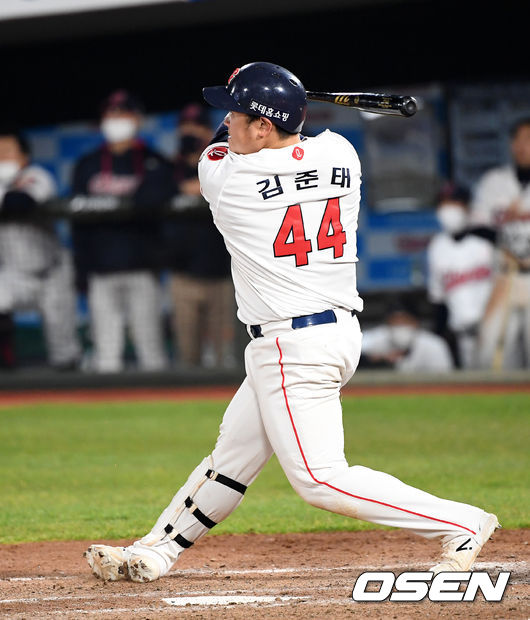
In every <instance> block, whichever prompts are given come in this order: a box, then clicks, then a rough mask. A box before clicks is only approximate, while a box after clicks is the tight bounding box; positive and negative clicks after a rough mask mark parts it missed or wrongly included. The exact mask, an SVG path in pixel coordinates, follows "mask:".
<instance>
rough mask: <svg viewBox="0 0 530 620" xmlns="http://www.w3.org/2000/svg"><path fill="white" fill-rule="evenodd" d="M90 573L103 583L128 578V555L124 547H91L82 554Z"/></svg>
mask: <svg viewBox="0 0 530 620" xmlns="http://www.w3.org/2000/svg"><path fill="white" fill-rule="evenodd" d="M83 555H84V556H85V558H86V560H87V562H88V565H89V566H90V568H91V570H92V572H93V573H94V575H95V576H96V577H98V578H99V579H103V581H120V580H122V579H128V578H129V569H128V566H127V559H128V553H127V551H126V550H125V547H110V546H109V545H91V546H90V547H89V548H88V549H87V550H86V551H85V553H84V554H83Z"/></svg>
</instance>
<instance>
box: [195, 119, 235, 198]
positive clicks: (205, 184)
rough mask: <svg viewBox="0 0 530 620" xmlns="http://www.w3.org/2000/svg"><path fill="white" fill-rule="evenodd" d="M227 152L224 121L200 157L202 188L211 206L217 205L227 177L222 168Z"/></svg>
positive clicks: (226, 132) (199, 168)
mask: <svg viewBox="0 0 530 620" xmlns="http://www.w3.org/2000/svg"><path fill="white" fill-rule="evenodd" d="M227 154H228V127H227V126H226V125H225V124H224V122H222V123H221V124H220V125H219V127H218V128H217V130H216V131H215V135H214V137H213V138H212V140H211V141H210V144H209V145H208V146H207V147H206V149H205V150H204V151H203V153H202V155H201V157H200V159H199V167H198V176H199V183H200V190H201V194H202V196H203V197H204V199H205V200H206V202H208V203H209V204H210V208H212V206H213V205H215V203H216V200H217V197H218V196H219V193H220V191H221V188H222V187H223V185H224V183H225V181H226V178H227V175H226V174H225V173H223V170H222V168H223V164H224V162H225V158H226V155H227Z"/></svg>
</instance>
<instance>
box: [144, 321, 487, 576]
mask: <svg viewBox="0 0 530 620" xmlns="http://www.w3.org/2000/svg"><path fill="white" fill-rule="evenodd" d="M335 312H336V315H337V319H338V320H337V323H331V324H325V325H317V326H311V327H305V328H303V329H298V330H293V329H292V327H291V321H290V320H287V321H280V322H275V323H269V324H266V325H264V326H262V332H263V334H264V337H262V338H256V339H255V340H253V341H252V342H250V343H249V345H248V347H247V349H246V353H245V363H246V370H247V373H248V374H247V378H246V379H245V381H244V382H243V384H242V385H241V387H240V389H239V391H238V392H237V393H236V395H235V396H234V398H233V400H232V402H231V403H230V405H229V406H228V408H227V410H226V413H225V415H224V418H223V421H222V424H221V428H220V434H219V437H218V440H217V444H216V446H215V449H214V450H213V452H212V454H211V456H210V457H208V458H207V459H205V460H204V461H203V462H202V463H201V464H200V465H199V466H198V467H197V469H196V470H195V471H194V472H193V473H192V474H191V476H190V477H189V479H188V481H187V482H186V483H185V484H184V486H183V487H182V488H181V489H180V491H179V492H178V493H177V494H176V495H175V497H174V498H173V501H172V502H171V504H170V505H169V506H168V507H167V508H166V510H165V511H164V512H163V513H162V515H161V516H160V518H159V519H158V521H157V523H156V525H155V526H154V528H153V530H152V531H151V532H150V533H149V534H148V535H147V536H145V537H144V538H143V539H142V540H140V541H137V542H136V543H135V544H134V550H135V552H139V553H146V554H148V555H151V556H152V557H155V558H156V559H157V560H158V561H159V563H160V564H161V565H163V570H162V574H164V572H167V571H168V570H170V568H171V566H172V565H173V563H174V562H175V560H176V559H177V557H178V555H179V554H180V552H181V551H182V550H183V548H186V547H187V546H189V544H191V543H193V542H194V541H195V540H197V539H198V538H200V537H201V536H202V535H203V534H205V533H206V532H207V531H208V530H209V527H207V525H208V521H207V520H206V521H205V520H204V519H203V520H202V522H201V521H200V520H199V518H198V516H197V515H199V516H201V515H206V516H207V517H208V519H210V520H211V521H212V522H214V523H218V522H219V521H221V520H222V519H224V518H225V517H227V516H228V515H229V514H230V513H231V512H232V511H233V510H234V509H235V508H236V506H237V505H238V504H239V502H240V501H241V499H242V495H241V493H238V492H237V491H235V490H233V489H232V488H228V487H226V486H225V485H223V484H219V483H218V481H217V480H214V479H211V478H210V477H206V476H205V472H206V470H207V469H210V470H214V471H215V472H218V473H219V474H222V475H223V476H227V477H229V478H231V479H232V480H235V481H238V482H239V483H242V484H244V485H247V486H248V485H249V484H251V483H252V481H253V480H254V479H255V478H256V476H257V475H258V474H259V472H260V471H261V469H262V468H263V467H264V465H265V464H266V463H267V461H268V459H269V458H270V456H271V455H272V453H273V452H274V453H275V454H276V456H277V457H278V460H279V462H280V464H281V466H282V468H283V470H284V472H285V474H286V476H287V478H288V479H289V482H290V483H291V485H292V486H293V488H294V490H295V491H296V492H297V493H298V494H299V495H300V496H301V497H302V498H303V499H304V500H306V501H307V502H309V503H310V504H312V505H313V506H316V507H318V508H323V509H325V510H329V511H331V512H335V513H338V514H342V515H347V516H351V517H355V518H357V519H362V520H364V521H370V522H372V523H378V524H382V525H387V526H393V527H402V528H407V529H409V530H410V531H412V532H415V533H416V534H420V535H422V536H424V537H427V538H431V537H435V536H444V535H454V534H455V533H464V534H466V533H469V534H471V533H475V532H477V528H478V525H479V521H480V519H481V517H482V516H483V515H484V512H483V511H482V510H480V509H479V508H475V507H474V506H470V505H467V504H462V503H458V502H453V501H449V500H444V499H440V498H438V497H435V496H433V495H430V494H429V493H425V492H424V491H420V490H418V489H415V488H413V487H411V486H408V485H406V484H404V483H403V482H401V481H399V480H398V479H397V478H394V477H393V476H390V475H388V474H385V473H383V472H379V471H373V470H371V469H368V468H367V467H363V466H361V465H354V466H353V467H350V466H349V465H348V463H347V461H346V458H345V456H344V441H343V425H342V410H341V403H340V388H341V386H343V385H344V384H345V383H346V382H347V381H348V380H349V379H350V377H351V376H352V374H353V373H354V371H355V368H356V367H357V364H358V361H359V356H360V351H361V331H360V327H359V322H358V320H357V318H355V317H352V316H351V314H350V313H349V312H347V311H344V310H336V311H335ZM197 509H198V510H199V513H200V514H199V513H197V512H196V510H197ZM205 523H206V525H205ZM210 525H211V524H210ZM175 538H176V540H175Z"/></svg>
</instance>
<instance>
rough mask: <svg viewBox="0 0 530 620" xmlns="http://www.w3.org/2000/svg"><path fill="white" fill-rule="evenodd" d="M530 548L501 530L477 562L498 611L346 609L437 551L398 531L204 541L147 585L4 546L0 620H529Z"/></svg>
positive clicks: (47, 547) (391, 605)
mask: <svg viewBox="0 0 530 620" xmlns="http://www.w3.org/2000/svg"><path fill="white" fill-rule="evenodd" d="M529 540H530V531H529V530H506V531H504V530H501V531H500V532H498V533H496V534H495V536H494V538H493V539H492V540H491V541H490V542H489V543H488V544H487V545H486V547H485V548H484V550H483V552H482V554H481V555H480V557H479V562H477V564H476V566H475V568H476V570H487V571H488V573H489V574H490V575H491V576H492V577H496V576H497V575H498V573H499V571H500V570H503V571H510V572H511V577H510V581H509V584H508V587H507V589H506V592H505V594H504V597H503V600H502V601H501V602H497V603H488V602H485V601H484V599H483V597H482V594H481V593H479V594H478V596H477V600H476V601H475V602H473V603H470V602H465V603H464V602H460V603H434V602H430V601H423V602H418V603H396V602H388V601H387V602H381V603H355V602H353V601H352V599H351V592H352V588H353V585H354V582H355V579H356V578H357V577H358V575H359V574H360V573H361V572H363V571H365V570H392V571H394V572H403V571H406V570H427V569H428V567H429V566H430V564H431V563H432V560H433V558H435V557H436V555H437V553H438V543H437V542H436V541H425V540H424V539H422V538H419V537H415V536H412V535H410V534H407V533H405V532H401V531H386V530H374V531H367V532H328V533H318V534H282V535H253V534H246V535H219V536H207V537H205V538H204V539H202V540H201V541H199V542H198V543H197V544H196V545H195V546H194V547H193V548H191V549H189V550H188V551H187V552H186V553H185V554H183V556H182V557H181V559H180V560H179V562H178V563H177V565H176V567H175V570H173V571H172V572H171V573H170V574H169V575H168V576H166V577H165V578H163V579H161V580H160V581H158V582H154V583H151V584H137V583H131V582H118V583H103V582H102V581H98V580H97V579H95V578H94V577H92V575H91V574H90V571H89V568H88V565H87V564H86V562H85V560H84V559H83V557H82V552H83V550H84V549H85V548H86V547H87V543H86V542H82V541H81V542H79V541H76V542H55V543H54V542H46V543H24V544H17V545H4V546H2V547H0V555H1V558H2V561H1V563H0V617H9V618H31V617H33V618H51V617H56V616H59V617H64V618H71V619H73V618H80V617H83V618H85V617H92V618H109V619H114V618H115V619H120V620H122V619H125V618H145V619H147V618H151V619H154V618H171V617H174V618H176V617H179V618H180V617H182V618H187V617H190V618H202V619H210V618H216V619H217V618H234V619H236V620H237V619H244V618H267V619H269V618H270V619H275V618H276V619H285V618H294V619H296V618H304V620H307V619H311V618H330V619H331V620H341V619H343V618H353V617H362V618H385V619H386V618H449V617H451V618H453V617H457V618H466V619H467V618H528V617H529V616H530V603H529V595H530V586H529V575H530V562H529V560H530V557H529V556H530V551H529V548H528V542H529ZM128 542H129V541H120V543H114V544H127V543H128ZM222 597H231V598H222ZM243 597H248V598H243ZM176 605H178V606H176Z"/></svg>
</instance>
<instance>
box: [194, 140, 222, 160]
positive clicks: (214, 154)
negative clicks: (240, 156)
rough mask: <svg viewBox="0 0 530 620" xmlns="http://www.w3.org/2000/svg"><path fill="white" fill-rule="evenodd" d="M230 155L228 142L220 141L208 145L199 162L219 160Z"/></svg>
mask: <svg viewBox="0 0 530 620" xmlns="http://www.w3.org/2000/svg"><path fill="white" fill-rule="evenodd" d="M227 155H228V144H227V143H226V142H218V143H216V144H210V145H208V146H207V147H206V148H205V149H204V151H203V152H202V154H201V156H200V159H199V162H204V163H208V162H218V161H221V160H222V159H224V158H225V157H226V156H227Z"/></svg>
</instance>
